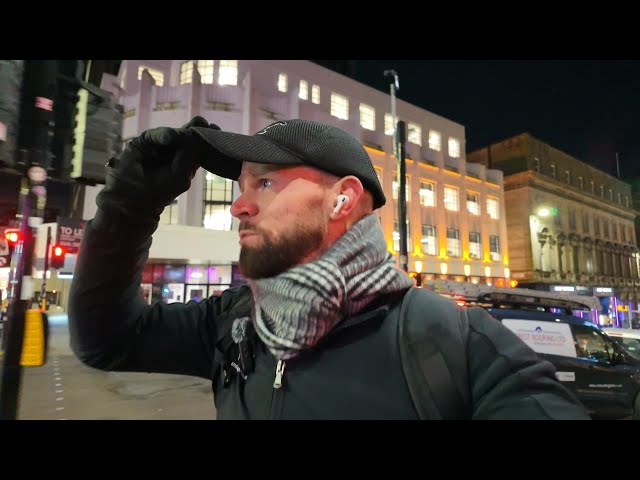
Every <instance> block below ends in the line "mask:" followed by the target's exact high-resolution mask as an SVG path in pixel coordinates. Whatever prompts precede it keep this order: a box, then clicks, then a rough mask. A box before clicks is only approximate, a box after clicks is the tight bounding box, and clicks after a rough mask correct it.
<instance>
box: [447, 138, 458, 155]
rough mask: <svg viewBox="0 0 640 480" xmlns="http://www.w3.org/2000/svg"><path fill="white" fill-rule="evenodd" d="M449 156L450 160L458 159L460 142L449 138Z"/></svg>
mask: <svg viewBox="0 0 640 480" xmlns="http://www.w3.org/2000/svg"><path fill="white" fill-rule="evenodd" d="M449 156H450V157H451V158H460V140H458V139H457V138H453V137H449Z"/></svg>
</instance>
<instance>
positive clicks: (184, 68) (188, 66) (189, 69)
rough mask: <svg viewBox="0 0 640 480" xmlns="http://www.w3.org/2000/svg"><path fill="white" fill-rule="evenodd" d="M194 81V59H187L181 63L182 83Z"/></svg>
mask: <svg viewBox="0 0 640 480" xmlns="http://www.w3.org/2000/svg"><path fill="white" fill-rule="evenodd" d="M192 81H193V60H187V61H186V62H182V63H181V64H180V85H185V84H188V83H191V82H192Z"/></svg>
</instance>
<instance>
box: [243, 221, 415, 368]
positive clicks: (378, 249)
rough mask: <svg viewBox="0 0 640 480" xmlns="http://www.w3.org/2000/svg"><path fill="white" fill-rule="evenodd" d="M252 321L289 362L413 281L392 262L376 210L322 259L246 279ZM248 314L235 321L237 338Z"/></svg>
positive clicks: (275, 349) (348, 231) (263, 339)
mask: <svg viewBox="0 0 640 480" xmlns="http://www.w3.org/2000/svg"><path fill="white" fill-rule="evenodd" d="M247 283H248V284H249V286H250V287H251V291H252V292H253V298H254V304H255V306H254V312H253V315H254V318H253V323H254V326H255V329H256V332H257V333H258V335H259V337H260V338H261V340H262V341H263V342H264V343H265V345H267V347H268V348H269V350H270V351H271V352H272V353H273V355H275V356H276V357H277V358H279V359H282V360H287V359H290V358H293V357H296V356H297V355H298V354H299V353H300V352H301V351H303V350H305V349H307V348H309V347H312V346H314V345H316V344H317V343H318V341H319V340H320V339H321V338H322V337H324V336H325V335H326V334H327V333H328V332H329V331H330V330H331V329H332V328H333V327H335V326H336V325H337V324H338V323H339V322H340V320H341V319H343V318H344V317H346V316H347V315H353V314H356V313H358V312H359V311H361V310H362V309H363V308H364V307H365V306H366V305H367V304H368V303H369V302H371V301H372V300H374V299H375V298H377V297H378V296H379V295H381V294H385V293H390V292H396V291H399V290H403V289H406V288H408V287H410V286H411V285H413V281H412V280H411V279H410V278H409V277H408V276H407V275H406V274H405V273H404V272H403V271H402V270H400V269H398V268H397V267H396V266H395V262H394V260H393V257H392V255H391V254H390V253H389V252H388V251H387V243H386V241H385V238H384V234H383V232H382V228H381V227H380V222H379V220H378V216H377V215H376V214H373V213H372V214H370V215H367V216H366V217H364V218H362V219H361V220H359V221H358V222H357V223H355V224H354V225H353V226H352V227H351V228H350V229H349V230H347V232H345V234H344V235H343V236H342V237H340V238H339V239H338V240H337V241H336V242H335V243H334V244H333V245H332V246H331V247H330V248H329V250H327V251H326V252H325V253H324V254H323V255H322V256H321V257H320V258H318V259H316V260H314V261H311V262H308V263H304V264H302V265H298V266H295V267H293V268H291V269H289V270H287V271H285V272H283V273H281V274H279V275H276V276H275V277H271V278H264V279H260V280H249V281H248V282H247ZM249 321H250V320H249V319H248V318H246V317H245V318H240V319H236V320H235V321H234V324H233V327H232V337H233V339H234V341H236V342H239V341H240V340H241V339H242V338H243V337H244V336H245V332H246V328H247V323H248V322H249Z"/></svg>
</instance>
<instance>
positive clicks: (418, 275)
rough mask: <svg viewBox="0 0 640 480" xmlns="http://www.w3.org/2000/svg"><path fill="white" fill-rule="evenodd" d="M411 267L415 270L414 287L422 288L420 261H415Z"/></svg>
mask: <svg viewBox="0 0 640 480" xmlns="http://www.w3.org/2000/svg"><path fill="white" fill-rule="evenodd" d="M413 266H414V268H415V270H416V286H417V287H421V286H422V262H421V261H420V260H416V261H415V262H413Z"/></svg>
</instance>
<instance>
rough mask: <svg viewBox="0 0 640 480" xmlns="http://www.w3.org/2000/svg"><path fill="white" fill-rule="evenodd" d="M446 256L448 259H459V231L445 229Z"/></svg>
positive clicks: (460, 251)
mask: <svg viewBox="0 0 640 480" xmlns="http://www.w3.org/2000/svg"><path fill="white" fill-rule="evenodd" d="M447 255H448V256H449V257H461V256H462V249H461V248H460V230H456V229H455V228H447Z"/></svg>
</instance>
